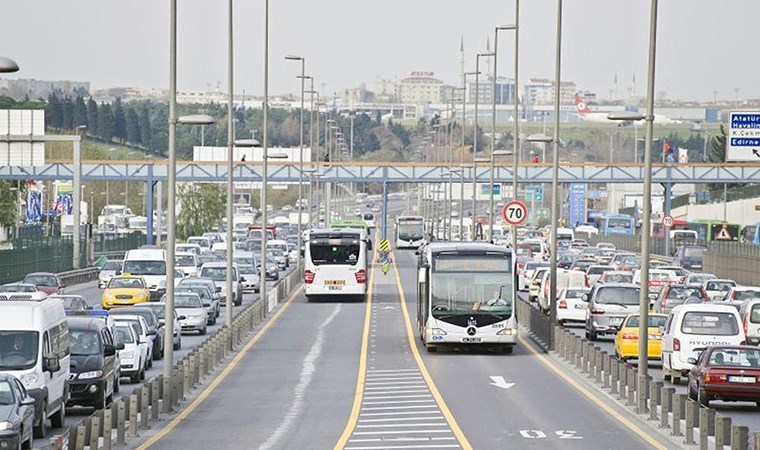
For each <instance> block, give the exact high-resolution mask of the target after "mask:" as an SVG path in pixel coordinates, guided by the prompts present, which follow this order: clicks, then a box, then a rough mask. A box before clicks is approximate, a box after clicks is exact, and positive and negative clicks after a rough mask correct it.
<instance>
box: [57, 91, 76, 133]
mask: <svg viewBox="0 0 760 450" xmlns="http://www.w3.org/2000/svg"><path fill="white" fill-rule="evenodd" d="M61 106H62V109H63V129H64V130H73V129H74V127H76V126H77V125H81V124H77V125H75V124H74V102H72V101H71V98H69V97H66V98H65V99H64V100H63V104H62V105H61Z"/></svg>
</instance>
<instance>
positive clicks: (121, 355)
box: [119, 350, 135, 359]
mask: <svg viewBox="0 0 760 450" xmlns="http://www.w3.org/2000/svg"><path fill="white" fill-rule="evenodd" d="M134 357H135V351H134V350H126V351H122V352H119V358H124V359H132V358H134Z"/></svg>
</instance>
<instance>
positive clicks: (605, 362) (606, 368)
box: [602, 353, 612, 389]
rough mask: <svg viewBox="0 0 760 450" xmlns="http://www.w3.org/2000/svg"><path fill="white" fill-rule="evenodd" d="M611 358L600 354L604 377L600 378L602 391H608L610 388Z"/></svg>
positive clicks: (605, 354)
mask: <svg viewBox="0 0 760 450" xmlns="http://www.w3.org/2000/svg"><path fill="white" fill-rule="evenodd" d="M611 358H612V355H610V354H609V353H603V354H602V372H604V376H603V377H602V387H603V388H604V389H609V387H610V366H611V365H612V361H611Z"/></svg>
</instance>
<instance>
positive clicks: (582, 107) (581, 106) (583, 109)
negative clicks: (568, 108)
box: [575, 94, 592, 114]
mask: <svg viewBox="0 0 760 450" xmlns="http://www.w3.org/2000/svg"><path fill="white" fill-rule="evenodd" d="M575 109H576V110H578V114H587V113H590V112H592V111H591V108H589V107H588V105H586V102H584V101H583V97H581V94H575Z"/></svg>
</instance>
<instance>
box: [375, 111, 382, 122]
mask: <svg viewBox="0 0 760 450" xmlns="http://www.w3.org/2000/svg"><path fill="white" fill-rule="evenodd" d="M382 123H383V115H382V114H380V110H377V112H376V113H375V124H376V125H381V124H382Z"/></svg>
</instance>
